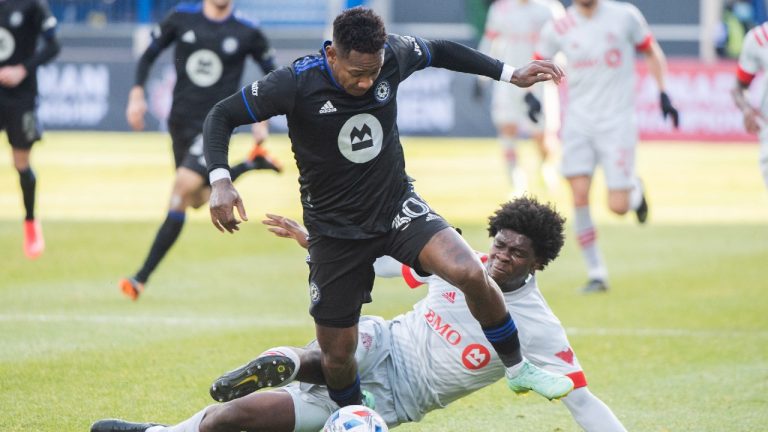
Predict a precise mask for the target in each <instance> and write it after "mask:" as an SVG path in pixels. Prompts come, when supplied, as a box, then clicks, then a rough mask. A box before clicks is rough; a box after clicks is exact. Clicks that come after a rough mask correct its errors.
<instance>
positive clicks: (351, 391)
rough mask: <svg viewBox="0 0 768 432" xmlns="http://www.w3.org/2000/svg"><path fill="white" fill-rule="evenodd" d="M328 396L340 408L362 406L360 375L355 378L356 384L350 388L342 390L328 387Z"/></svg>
mask: <svg viewBox="0 0 768 432" xmlns="http://www.w3.org/2000/svg"><path fill="white" fill-rule="evenodd" d="M328 396H330V397H331V400H332V401H334V402H336V404H337V405H339V406H340V407H345V406H347V405H360V404H361V403H362V401H363V393H362V391H361V390H360V375H357V376H355V382H353V383H352V385H350V386H349V387H346V388H343V389H340V390H334V389H332V388H330V387H328Z"/></svg>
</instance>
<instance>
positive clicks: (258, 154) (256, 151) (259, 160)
mask: <svg viewBox="0 0 768 432" xmlns="http://www.w3.org/2000/svg"><path fill="white" fill-rule="evenodd" d="M248 162H249V163H250V164H252V165H253V166H252V167H249V168H251V169H256V170H261V169H271V170H273V171H275V172H278V173H280V172H283V164H282V163H280V161H279V160H277V159H276V158H275V157H274V156H272V155H270V154H269V152H268V151H267V149H266V148H264V147H263V146H260V145H258V144H256V145H254V146H253V149H251V152H250V153H249V154H248Z"/></svg>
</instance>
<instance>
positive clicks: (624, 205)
mask: <svg viewBox="0 0 768 432" xmlns="http://www.w3.org/2000/svg"><path fill="white" fill-rule="evenodd" d="M608 208H609V209H610V210H611V211H612V212H614V213H616V214H617V215H623V214H626V213H627V212H628V211H629V202H626V201H618V200H617V201H610V202H609V203H608Z"/></svg>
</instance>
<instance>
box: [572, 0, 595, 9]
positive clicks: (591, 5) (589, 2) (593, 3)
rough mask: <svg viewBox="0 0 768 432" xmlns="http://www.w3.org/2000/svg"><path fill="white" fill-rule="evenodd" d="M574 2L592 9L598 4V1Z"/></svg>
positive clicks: (579, 0) (574, 0) (577, 0)
mask: <svg viewBox="0 0 768 432" xmlns="http://www.w3.org/2000/svg"><path fill="white" fill-rule="evenodd" d="M573 2H574V3H576V4H577V5H579V6H581V7H585V8H591V7H593V6H595V5H596V4H597V0H573Z"/></svg>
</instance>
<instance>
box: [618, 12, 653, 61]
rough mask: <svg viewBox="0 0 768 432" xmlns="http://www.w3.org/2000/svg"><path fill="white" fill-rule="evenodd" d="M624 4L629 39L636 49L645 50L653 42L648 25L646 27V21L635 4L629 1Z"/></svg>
mask: <svg viewBox="0 0 768 432" xmlns="http://www.w3.org/2000/svg"><path fill="white" fill-rule="evenodd" d="M624 4H625V5H626V8H627V10H628V11H629V13H628V22H627V29H628V30H629V34H628V36H629V40H630V42H632V44H634V45H635V49H636V50H637V51H641V52H642V51H647V50H648V49H649V48H650V47H651V43H652V42H653V35H652V34H651V29H650V27H648V22H647V21H646V20H645V17H644V16H643V14H642V12H640V9H638V8H637V6H635V5H633V4H629V3H624Z"/></svg>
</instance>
